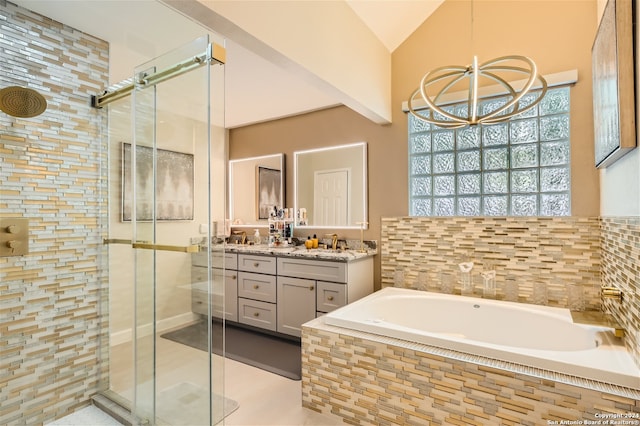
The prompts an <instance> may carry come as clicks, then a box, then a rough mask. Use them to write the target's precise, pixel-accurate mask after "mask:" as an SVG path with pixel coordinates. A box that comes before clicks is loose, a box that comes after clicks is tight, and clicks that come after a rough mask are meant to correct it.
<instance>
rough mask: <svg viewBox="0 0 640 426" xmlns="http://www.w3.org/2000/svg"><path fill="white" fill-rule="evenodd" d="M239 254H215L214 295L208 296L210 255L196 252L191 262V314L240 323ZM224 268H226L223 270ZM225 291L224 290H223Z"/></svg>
mask: <svg viewBox="0 0 640 426" xmlns="http://www.w3.org/2000/svg"><path fill="white" fill-rule="evenodd" d="M237 259H238V255H237V254H236V253H228V252H227V253H224V254H223V253H221V252H213V253H211V265H212V268H211V278H212V292H211V295H210V297H208V285H207V279H208V273H207V268H208V266H209V265H208V259H207V253H206V252H199V253H194V254H193V257H192V260H191V311H192V312H195V313H198V314H202V315H209V305H211V315H212V316H214V317H216V318H220V319H222V318H224V319H226V320H229V321H238V271H237V270H236V269H237V267H238V261H237ZM223 266H224V269H223ZM223 289H224V290H223Z"/></svg>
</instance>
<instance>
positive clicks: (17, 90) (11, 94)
mask: <svg viewBox="0 0 640 426" xmlns="http://www.w3.org/2000/svg"><path fill="white" fill-rule="evenodd" d="M45 109H47V101H46V99H45V98H44V96H42V95H41V94H40V93H38V92H36V91H35V90H33V89H29V88H27V87H21V86H9V87H5V88H4V89H2V90H0V110H2V111H4V112H5V113H6V114H9V115H11V116H13V117H20V118H30V117H35V116H36V115H40V114H42V113H43V112H44V110H45Z"/></svg>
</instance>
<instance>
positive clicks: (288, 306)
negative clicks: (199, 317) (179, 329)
mask: <svg viewBox="0 0 640 426" xmlns="http://www.w3.org/2000/svg"><path fill="white" fill-rule="evenodd" d="M212 256H214V258H212V262H211V265H212V274H213V277H214V294H213V295H212V296H211V299H210V301H209V300H207V292H206V282H207V257H206V253H203V252H202V253H196V254H194V258H193V262H192V277H193V280H194V285H193V286H192V310H193V312H197V313H200V314H204V315H207V313H208V306H207V304H208V303H211V306H212V308H211V310H212V314H213V316H215V317H218V318H225V319H227V320H229V321H235V322H238V323H241V324H246V325H249V326H253V327H258V328H261V329H264V330H269V331H273V332H277V333H282V334H287V335H290V336H296V337H300V334H301V328H302V324H304V323H306V322H307V321H310V320H312V319H314V318H315V317H316V316H319V315H323V314H325V313H327V312H331V311H333V310H334V309H337V308H339V307H341V306H344V305H346V304H347V303H350V302H353V301H355V300H357V299H360V298H361V297H364V296H366V295H368V294H370V293H372V292H373V258H372V257H371V256H365V257H360V258H357V259H349V261H348V262H347V261H344V260H341V261H335V260H324V259H318V258H312V257H299V256H286V255H279V254H274V253H265V254H254V253H235V252H226V253H224V258H221V256H223V254H222V253H221V252H218V253H214V254H212ZM215 256H217V257H215ZM222 265H224V270H223V269H221V266H222ZM216 266H218V267H216ZM198 282H200V283H201V284H202V285H203V286H204V288H202V287H199V286H198V285H196V284H197V283H198ZM219 283H224V298H223V295H222V292H221V291H216V288H218V287H219V286H220V285H221V284H219ZM223 301H224V302H223Z"/></svg>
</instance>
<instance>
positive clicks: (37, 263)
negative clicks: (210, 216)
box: [0, 0, 109, 425]
mask: <svg viewBox="0 0 640 426" xmlns="http://www.w3.org/2000/svg"><path fill="white" fill-rule="evenodd" d="M0 34H1V36H0V87H6V86H9V85H29V86H30V87H32V88H34V89H36V90H38V91H39V92H40V93H42V94H43V95H44V96H45V98H46V99H47V102H48V105H49V106H48V109H47V111H45V112H44V113H43V114H42V115H40V116H38V117H35V118H28V119H20V118H13V117H10V116H8V115H6V114H4V113H0V215H2V216H3V217H26V218H28V219H29V221H30V229H29V244H30V253H29V254H28V255H25V256H19V257H5V258H0V424H3V425H6V424H10V425H21V424H22V425H24V424H28V425H37V424H42V423H44V422H48V421H51V420H53V419H55V418H59V417H62V416H63V415H65V414H66V413H68V412H70V411H72V410H74V408H77V407H78V406H82V405H86V404H87V403H88V401H89V397H90V395H92V394H94V393H96V391H97V390H98V387H99V386H100V384H101V381H106V380H107V369H106V360H107V358H106V351H105V348H106V346H101V344H100V340H101V339H100V338H101V337H106V333H107V330H108V324H107V316H106V314H107V311H106V309H105V307H106V298H105V297H104V296H105V295H106V291H104V289H105V283H106V277H105V276H104V272H102V271H103V268H101V267H100V263H101V260H102V258H101V256H102V247H103V246H102V244H101V236H102V226H103V225H104V223H103V221H104V219H105V218H106V209H105V201H106V197H105V195H106V190H105V187H104V184H105V183H106V181H107V179H106V175H105V171H104V170H103V169H101V167H100V165H101V164H106V162H105V157H104V155H105V152H106V151H105V149H106V147H105V146H104V144H103V142H102V139H101V135H105V134H106V128H105V126H106V120H104V119H103V117H104V115H103V112H101V111H98V110H95V109H93V108H91V107H90V106H89V103H90V102H89V101H90V95H91V94H96V93H100V92H101V91H102V90H104V88H105V87H106V85H107V83H108V53H109V46H108V45H107V43H106V42H104V41H102V40H99V39H96V38H94V37H92V36H89V35H87V34H83V33H81V32H79V31H76V30H75V29H73V28H70V27H68V26H65V25H63V24H60V23H58V22H55V21H52V20H50V19H48V18H44V17H42V16H40V15H38V14H35V13H32V12H30V11H28V10H26V9H24V8H21V7H18V6H16V5H14V4H12V3H9V2H7V1H5V0H0ZM101 359H104V360H105V362H104V364H103V363H101Z"/></svg>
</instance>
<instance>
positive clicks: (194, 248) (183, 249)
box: [131, 242, 200, 253]
mask: <svg viewBox="0 0 640 426" xmlns="http://www.w3.org/2000/svg"><path fill="white" fill-rule="evenodd" d="M131 247H133V248H134V249H135V248H137V249H144V250H158V251H177V252H180V253H197V252H199V251H200V246H199V245H197V244H192V245H188V246H171V245H167V244H151V243H141V242H135V243H132V244H131Z"/></svg>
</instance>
